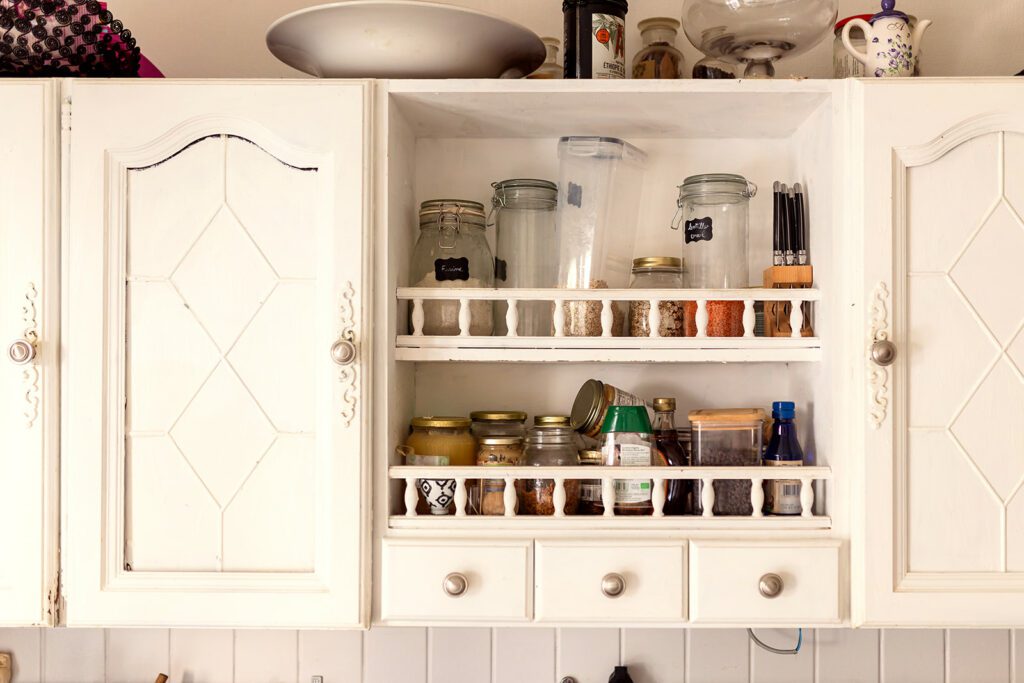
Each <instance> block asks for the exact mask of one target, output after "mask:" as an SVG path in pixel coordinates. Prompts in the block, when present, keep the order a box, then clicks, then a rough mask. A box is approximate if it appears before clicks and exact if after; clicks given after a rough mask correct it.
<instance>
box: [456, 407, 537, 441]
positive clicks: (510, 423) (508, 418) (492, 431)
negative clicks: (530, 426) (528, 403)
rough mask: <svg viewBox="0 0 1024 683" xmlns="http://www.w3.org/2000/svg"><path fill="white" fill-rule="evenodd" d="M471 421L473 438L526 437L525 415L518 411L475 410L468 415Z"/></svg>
mask: <svg viewBox="0 0 1024 683" xmlns="http://www.w3.org/2000/svg"><path fill="white" fill-rule="evenodd" d="M469 417H470V418H471V419H472V420H473V427H472V431H473V436H475V437H476V438H478V439H482V438H484V437H488V436H496V437H504V436H513V437H518V438H519V439H522V438H523V437H525V436H526V413H524V412H522V411H520V410H476V411H473V412H472V413H470V414H469Z"/></svg>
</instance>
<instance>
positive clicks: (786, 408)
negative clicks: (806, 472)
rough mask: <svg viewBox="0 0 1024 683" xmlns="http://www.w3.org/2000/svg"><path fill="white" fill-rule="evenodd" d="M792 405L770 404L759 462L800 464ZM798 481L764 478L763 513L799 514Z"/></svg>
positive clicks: (780, 402) (773, 464)
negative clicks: (768, 426)
mask: <svg viewBox="0 0 1024 683" xmlns="http://www.w3.org/2000/svg"><path fill="white" fill-rule="evenodd" d="M794 417H796V406H795V404H793V403H792V402H791V401H776V402H775V403H773V404H772V418H773V419H774V420H775V422H774V423H773V424H772V436H771V439H770V440H769V441H768V450H766V451H765V453H764V457H763V458H762V459H761V464H762V465H765V466H767V467H799V466H800V465H803V464H804V451H803V449H802V448H800V441H799V440H798V439H797V436H796V425H795V424H793V418H794ZM801 511H802V506H801V505H800V482H799V481H798V480H795V479H793V480H790V479H779V480H776V481H765V482H764V513H765V514H767V515H799V514H800V512H801Z"/></svg>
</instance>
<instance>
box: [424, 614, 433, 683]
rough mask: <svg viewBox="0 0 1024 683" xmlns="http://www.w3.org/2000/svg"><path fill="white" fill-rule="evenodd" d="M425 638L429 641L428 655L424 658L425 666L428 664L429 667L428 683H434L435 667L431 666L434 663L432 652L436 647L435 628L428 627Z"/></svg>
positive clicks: (427, 643) (427, 646) (427, 645)
mask: <svg viewBox="0 0 1024 683" xmlns="http://www.w3.org/2000/svg"><path fill="white" fill-rule="evenodd" d="M424 637H425V639H426V641H427V642H426V655H424V657H423V659H424V664H426V667H427V674H426V678H427V683H433V681H434V667H433V666H431V664H432V663H433V657H431V650H432V649H433V647H434V629H433V627H430V626H428V627H427V628H426V634H425V636H424Z"/></svg>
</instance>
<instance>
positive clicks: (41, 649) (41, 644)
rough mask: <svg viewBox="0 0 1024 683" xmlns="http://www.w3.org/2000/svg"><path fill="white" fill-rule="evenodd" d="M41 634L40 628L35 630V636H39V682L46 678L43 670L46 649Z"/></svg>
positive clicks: (44, 640)
mask: <svg viewBox="0 0 1024 683" xmlns="http://www.w3.org/2000/svg"><path fill="white" fill-rule="evenodd" d="M43 633H44V631H43V629H42V628H37V629H36V634H37V635H38V636H39V680H40V681H42V680H44V679H45V677H46V676H45V673H46V672H45V671H44V670H43V662H44V661H45V657H44V656H43V655H44V654H45V652H44V649H45V648H46V638H44V637H43Z"/></svg>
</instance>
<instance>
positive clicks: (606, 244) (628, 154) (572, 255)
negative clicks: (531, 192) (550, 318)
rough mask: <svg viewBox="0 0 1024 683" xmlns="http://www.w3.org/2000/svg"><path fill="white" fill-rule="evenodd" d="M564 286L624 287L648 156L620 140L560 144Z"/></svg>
mask: <svg viewBox="0 0 1024 683" xmlns="http://www.w3.org/2000/svg"><path fill="white" fill-rule="evenodd" d="M558 159H559V172H558V209H557V215H556V218H555V222H556V226H557V228H556V229H557V232H558V237H559V256H560V259H559V278H558V283H559V286H560V287H565V288H569V289H594V288H603V287H611V288H613V289H625V288H626V287H628V286H629V274H630V269H631V267H632V264H633V245H634V242H635V241H636V224H637V218H638V216H639V212H640V193H641V189H642V187H643V179H644V167H645V166H646V164H647V154H646V153H645V152H643V151H642V150H640V149H638V148H636V147H634V146H633V145H631V144H629V143H628V142H625V141H623V140H619V139H618V138H605V137H579V136H573V137H564V138H561V139H560V140H559V141H558Z"/></svg>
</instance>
